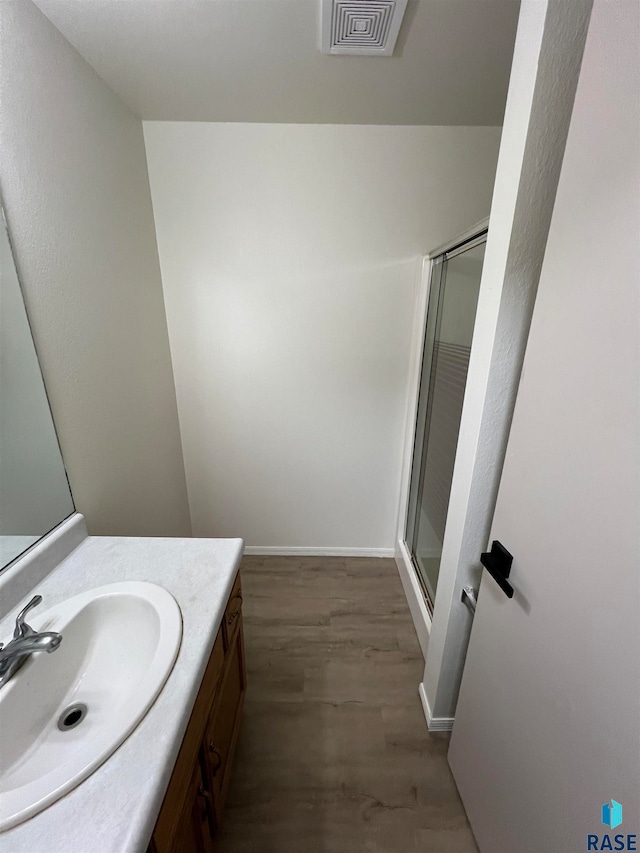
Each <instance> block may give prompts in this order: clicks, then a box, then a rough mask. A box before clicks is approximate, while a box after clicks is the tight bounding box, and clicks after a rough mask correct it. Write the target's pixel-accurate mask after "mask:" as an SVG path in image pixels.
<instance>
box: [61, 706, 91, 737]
mask: <svg viewBox="0 0 640 853" xmlns="http://www.w3.org/2000/svg"><path fill="white" fill-rule="evenodd" d="M86 716H87V706H86V705H85V704H84V702H75V703H74V704H73V705H69V707H68V708H65V709H64V711H63V712H62V713H61V714H60V716H59V717H58V728H59V729H60V731H61V732H67V731H69V729H75V727H76V726H79V725H80V723H81V722H82V721H83V720H84V718H85V717H86Z"/></svg>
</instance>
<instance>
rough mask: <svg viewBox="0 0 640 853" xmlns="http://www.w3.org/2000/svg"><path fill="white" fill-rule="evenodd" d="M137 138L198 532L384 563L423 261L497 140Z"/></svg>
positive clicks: (431, 131) (315, 132) (322, 132)
mask: <svg viewBox="0 0 640 853" xmlns="http://www.w3.org/2000/svg"><path fill="white" fill-rule="evenodd" d="M144 128H145V141H146V146H147V158H148V163H149V174H150V181H151V189H152V197H153V204H154V214H155V219H156V231H157V237H158V247H159V253H160V263H161V268H162V278H163V285H164V290H165V300H166V308H167V318H168V323H169V335H170V340H171V349H172V354H173V361H174V371H175V376H176V389H177V396H178V408H179V413H180V425H181V432H182V439H183V448H184V457H185V467H186V471H187V483H188V489H189V500H190V506H191V513H192V521H193V528H194V533H195V534H196V535H198V536H214V535H217V536H243V537H245V539H246V541H247V542H248V544H249V545H250V546H254V547H265V546H266V547H272V548H283V547H298V548H304V547H308V548H312V549H316V548H337V549H340V550H342V551H344V550H345V549H349V548H353V549H392V548H393V544H394V533H395V524H396V519H397V507H398V499H399V485H400V468H401V461H402V460H401V457H402V445H403V433H404V425H405V407H406V401H407V371H408V366H409V355H410V352H409V346H410V341H409V338H410V335H411V328H412V325H411V323H412V316H413V311H414V303H415V298H416V287H417V279H418V275H419V256H420V255H422V254H423V253H425V252H427V251H428V250H430V249H431V248H433V247H434V246H436V245H438V244H439V243H442V242H443V241H444V240H446V239H448V238H452V237H453V236H455V234H456V233H458V232H460V231H462V230H463V229H464V228H466V227H468V226H469V225H470V224H472V223H473V222H476V221H477V220H479V219H480V218H482V217H483V216H485V215H486V214H487V212H488V209H489V204H490V198H491V190H492V185H493V178H494V172H495V165H496V158H497V150H498V144H499V137H500V130H499V128H464V127H458V128H448V127H373V126H357V127H356V126H348V125H339V126H333V125H320V126H319V125H268V124H260V125H251V124H209V123H157V122H145V124H144ZM390 553H391V551H390Z"/></svg>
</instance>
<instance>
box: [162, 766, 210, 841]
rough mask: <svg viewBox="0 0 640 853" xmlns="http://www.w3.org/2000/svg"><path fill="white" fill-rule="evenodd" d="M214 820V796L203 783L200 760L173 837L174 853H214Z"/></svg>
mask: <svg viewBox="0 0 640 853" xmlns="http://www.w3.org/2000/svg"><path fill="white" fill-rule="evenodd" d="M212 821H213V811H212V797H211V794H210V792H209V791H208V790H207V788H206V787H205V785H204V784H203V777H202V770H201V765H200V761H198V762H197V763H196V766H195V768H194V772H193V776H192V777H191V782H190V784H189V792H188V794H187V798H186V801H185V805H184V808H183V811H182V814H181V816H180V822H179V824H178V828H177V830H176V833H175V835H174V838H173V846H172V853H213V850H214V847H213V840H212V837H211V834H212Z"/></svg>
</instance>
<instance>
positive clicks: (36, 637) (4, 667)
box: [0, 595, 62, 688]
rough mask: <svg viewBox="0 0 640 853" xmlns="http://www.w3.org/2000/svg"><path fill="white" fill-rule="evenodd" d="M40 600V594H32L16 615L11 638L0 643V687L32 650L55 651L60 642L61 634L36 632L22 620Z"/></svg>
mask: <svg viewBox="0 0 640 853" xmlns="http://www.w3.org/2000/svg"><path fill="white" fill-rule="evenodd" d="M41 601H42V596H41V595H34V596H33V598H32V599H31V601H30V602H29V603H28V604H27V605H26V606H25V607H23V609H22V610H21V611H20V613H18V615H17V617H16V627H15V629H14V631H13V639H12V640H11V642H10V643H7V645H6V646H3V644H2V643H0V688H2V687H4V685H5V684H6V683H7V682H8V681H9V680H10V679H11V677H12V676H13V675H14V674H15V673H16V672H17V671H18V670H19V669H20V667H21V666H22V664H23V663H24V662H25V661H26V659H27V658H28V657H29V655H31V654H33V652H48V653H49V654H50V653H51V652H55V650H56V649H57V648H58V646H59V645H60V643H61V642H62V634H56V633H54V632H53V631H43V632H42V633H41V634H38V632H37V631H34V630H33V628H32V627H31V626H30V625H27V623H26V622H25V621H24V619H25V616H26V615H27V613H28V612H29V611H30V610H31V609H32V608H34V607H36V606H37V605H38V604H40V602H41Z"/></svg>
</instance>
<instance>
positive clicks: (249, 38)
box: [35, 0, 519, 125]
mask: <svg viewBox="0 0 640 853" xmlns="http://www.w3.org/2000/svg"><path fill="white" fill-rule="evenodd" d="M35 2H36V4H37V5H38V6H39V7H40V9H41V10H42V11H43V12H44V13H45V14H46V15H47V17H48V18H49V19H50V20H51V21H52V22H53V23H54V24H55V26H56V27H57V28H58V29H59V30H60V31H61V32H62V34H63V35H64V36H65V37H66V38H67V39H68V40H69V41H70V42H71V44H72V45H73V46H74V47H75V48H76V49H77V50H78V52H79V53H80V54H81V55H82V56H83V57H84V58H85V59H86V60H87V61H88V62H89V63H90V64H91V65H92V66H93V67H94V68H95V70H96V71H97V72H98V74H100V76H101V77H103V78H104V80H105V81H106V82H107V83H108V84H109V85H110V86H111V87H112V88H113V89H114V90H115V91H116V92H117V93H118V94H119V95H120V97H121V98H122V99H123V100H124V101H125V103H127V104H128V105H129V107H130V108H131V109H132V110H133V111H134V112H135V113H136V114H137V115H139V116H141V117H142V118H144V119H159V120H183V121H221V122H290V123H328V124H343V123H344V124H431V125H499V124H502V116H503V112H504V104H505V99H506V93H507V85H508V80H509V70H510V66H511V57H512V53H513V44H514V39H515V31H516V24H517V17H518V9H519V3H518V0H410V2H409V5H408V7H407V12H406V14H405V19H404V22H403V24H402V28H401V30H400V36H399V39H398V44H397V46H396V51H395V55H394V56H392V57H352V56H326V55H324V54H322V53H320V50H319V38H320V37H319V21H320V0H35Z"/></svg>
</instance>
